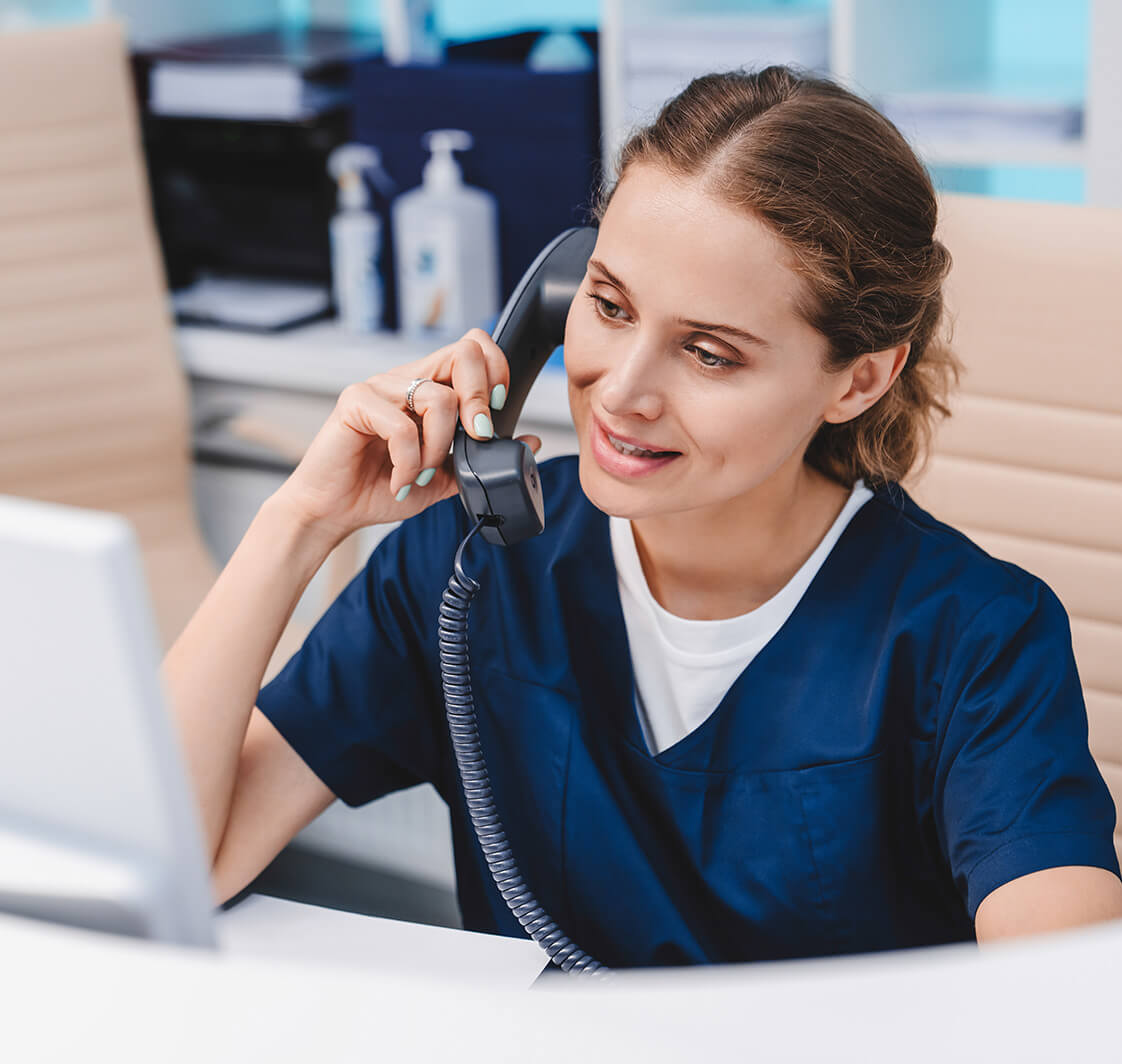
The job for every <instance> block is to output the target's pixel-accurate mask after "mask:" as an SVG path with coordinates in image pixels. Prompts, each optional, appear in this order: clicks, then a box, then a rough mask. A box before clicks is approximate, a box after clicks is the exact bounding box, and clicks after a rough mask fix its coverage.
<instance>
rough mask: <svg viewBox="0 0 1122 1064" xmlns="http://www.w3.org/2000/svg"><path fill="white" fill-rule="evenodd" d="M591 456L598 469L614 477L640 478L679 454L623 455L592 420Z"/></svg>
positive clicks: (678, 456) (597, 423) (597, 422)
mask: <svg viewBox="0 0 1122 1064" xmlns="http://www.w3.org/2000/svg"><path fill="white" fill-rule="evenodd" d="M591 429H592V431H591V436H592V455H593V457H594V458H595V459H596V461H597V463H598V464H599V465H600V467H601V468H602V469H604V470H606V471H607V472H609V473H612V474H613V475H615V476H620V477H641V476H646V475H647V474H649V473H654V472H655V471H656V470H659V469H661V468H662V467H663V466H665V465H669V464H670V463H671V462H673V461H674V459H675V458H681V455H680V454H670V455H666V456H665V457H662V458H643V457H641V456H640V455H634V454H623V453H621V452H620V451H617V450H616V449H615V447H614V446H613V445H612V441H611V440H609V439H608V436H607V433H606V432H605V430H604V427H603V426H602V425H601V424H600V422H599V421H597V420H596V418H595V417H593V418H592V422H591Z"/></svg>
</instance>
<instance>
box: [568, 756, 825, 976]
mask: <svg viewBox="0 0 1122 1064" xmlns="http://www.w3.org/2000/svg"><path fill="white" fill-rule="evenodd" d="M614 749H615V756H606V755H605V753H604V751H603V748H602V747H601V746H600V745H599V744H598V743H596V742H592V743H589V742H582V741H580V740H578V739H577V737H576V735H574V742H573V747H572V757H571V760H570V769H569V780H568V784H567V787H566V792H565V807H564V813H565V828H564V870H565V880H566V886H567V889H568V901H569V907H570V909H571V911H572V912H573V914H574V919H575V924H574V931H573V933H572V934H573V937H574V938H577V939H578V941H580V938H578V936H582V937H583V938H584V939H586V940H588V941H597V942H600V943H603V945H602V946H601V952H602V953H603V955H604V956H603V958H602V959H604V961H605V963H608V964H611V963H616V964H620V965H640V966H655V965H675V964H701V963H723V962H728V963H732V962H737V961H750V960H774V959H781V958H787V957H802V956H819V955H823V954H826V953H830V952H834V951H835V950H834V949H833V948H832V940H831V936H830V935H829V927H830V914H829V912H828V910H827V906H826V898H825V893H824V889H823V883H822V881H821V879H820V875H819V869H818V863H817V860H816V854H815V851H814V844H813V839H814V837H815V836H816V835H818V834H821V832H820V831H819V829H818V826H817V825H815V824H813V823H812V822H811V820H810V818H809V816H808V809H807V803H806V802H805V801H804V787H805V785H806V777H805V774H804V773H802V772H797V771H779V772H704V771H689V770H683V769H678V768H670V767H668V766H666V765H663V764H660V763H658V762H657V761H655V760H654V759H652V758H651V757H650V756H649V755H648V754H647V753H646V752H645V751H641V750H639V749H637V748H636V747H634V746H633V745H631V744H630V743H627V742H617V743H616V744H614ZM608 958H612V959H608Z"/></svg>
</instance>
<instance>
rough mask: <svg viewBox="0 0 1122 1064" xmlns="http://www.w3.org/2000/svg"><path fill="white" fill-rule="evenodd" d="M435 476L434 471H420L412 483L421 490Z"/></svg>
mask: <svg viewBox="0 0 1122 1064" xmlns="http://www.w3.org/2000/svg"><path fill="white" fill-rule="evenodd" d="M435 476H436V470H435V469H426V470H424V471H422V473H421V475H420V476H419V477H418V478H417V479H416V480H414V481H413V483H414V484H416V485H417V487H419V488H423V487H424V486H425V485H426V484H427V483H428V482H429V481H430V480H432V478H433V477H435Z"/></svg>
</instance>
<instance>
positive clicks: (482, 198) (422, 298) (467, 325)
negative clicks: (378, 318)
mask: <svg viewBox="0 0 1122 1064" xmlns="http://www.w3.org/2000/svg"><path fill="white" fill-rule="evenodd" d="M422 143H423V144H424V146H425V147H426V148H427V149H428V150H429V151H430V152H432V157H431V158H430V159H429V161H428V162H427V163H425V168H424V173H423V177H422V181H421V184H420V185H419V186H418V187H417V188H413V189H410V190H409V191H408V192H404V193H402V194H401V195H400V196H398V198H397V199H396V200H394V202H393V207H392V221H393V237H394V268H395V276H396V278H397V286H398V293H399V310H400V315H399V320H400V327H401V331H402V332H404V333H406V334H407V335H410V336H414V337H423V338H425V339H432V340H444V339H454V338H456V337H459V336H462V335H463V334H464V333H465V332H467V330H468V329H471V328H474V327H479V328H486V327H488V326H489V325H490V324H491V323H492V321H493V319H494V318H495V317H496V316H497V314H498V312H499V306H498V304H499V225H498V207H497V205H496V202H495V197H494V196H493V195H492V194H491V193H490V192H485V191H484V190H483V189H481V188H474V187H472V186H471V185H465V184H464V181H463V175H462V174H461V172H460V167H459V165H458V164H457V163H456V160H455V158H454V157H453V155H452V152H453V151H463V150H465V149H466V148H470V147H471V145H472V137H471V134H470V133H468V132H467V131H466V130H462V129H435V130H431V131H429V132H428V133H426V134H425V135H424V137H423V138H422Z"/></svg>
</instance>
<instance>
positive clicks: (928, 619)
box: [166, 67, 1122, 966]
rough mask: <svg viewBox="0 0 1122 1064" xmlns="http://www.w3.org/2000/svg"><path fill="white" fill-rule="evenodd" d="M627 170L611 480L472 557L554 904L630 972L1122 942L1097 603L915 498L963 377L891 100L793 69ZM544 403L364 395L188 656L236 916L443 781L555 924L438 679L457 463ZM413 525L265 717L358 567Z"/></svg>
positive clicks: (939, 251) (597, 294)
mask: <svg viewBox="0 0 1122 1064" xmlns="http://www.w3.org/2000/svg"><path fill="white" fill-rule="evenodd" d="M619 172H620V179H619V181H618V183H617V184H616V186H615V187H614V189H612V190H611V191H610V193H608V194H606V195H602V197H601V200H600V201H599V202H598V203H597V205H596V208H595V214H596V218H597V220H598V221H599V232H598V237H597V243H596V247H595V250H594V252H593V255H592V259H591V261H590V263H589V267H588V271H587V274H586V276H585V278H584V280H583V282H582V284H581V287H580V291H579V292H578V294H577V296H576V298H575V299H574V301H573V304H572V306H571V309H570V311H569V315H568V319H567V324H566V332H565V367H566V372H567V374H568V380H569V398H570V407H571V411H572V415H573V422H574V425H575V428H576V431H577V436H578V440H579V455H577V456H566V457H562V458H558V459H554V460H552V461H550V462H546V463H544V464H543V466H542V469H541V479H542V488H543V495H544V499H545V504H546V527H545V531H544V532H543V533H542V534H541V535H540V536H538V537H535V538H534V539H532V540H529V541H525V542H523V543H520V544H518V545H516V546H514V547H510V548H493V547H486V546H485V545H483V544H480V543H478V541H477V542H476V543H473V544H472V545H471V547H470V548H469V550H468V551H467V552H466V555H465V560H466V566H467V568H468V571H469V572H470V573H471V575H472V576H473V577H474V578H475V579H476V580H478V581H479V583H480V584H481V585H482V587H481V590H480V592H479V594H478V595H477V596H476V598H475V600H474V602H473V605H472V610H471V614H470V619H469V648H470V653H471V666H472V676H473V689H474V695H475V701H476V706H477V711H478V714H479V727H480V733H481V738H482V741H483V745H484V750H485V751H486V754H487V758H488V763H489V767H490V769H491V775H492V782H493V784H494V789H495V794H496V801H497V804H498V808H499V811H500V813H501V814H502V816H503V819H504V824H505V827H506V830H507V834H508V836H509V838H510V841H511V844H512V846H513V849H514V853H515V855H516V857H517V859H518V861H519V864H520V866H521V869H522V871H523V873H524V875H525V877H526V879H527V881H528V883H529V884H530V886H531V888H532V889H533V890H534V891H535V893H536V894H537V896H538V898H539V900H540V901H541V902H542V904H543V905H544V906H545V908H546V909H547V911H549V912H550V914H551V915H552V916H553V917H554V918H555V919H556V920H557V921H558V923H559V924H560V925H561V927H562V928H563V929H564V930H565V931H566V933H567V934H568V935H569V936H570V937H571V938H572V939H574V940H575V942H576V943H577V944H578V945H579V946H581V947H582V948H583V949H584V950H586V951H587V952H589V953H590V954H592V955H593V956H594V957H595V958H596V959H597V960H599V961H600V962H602V963H604V964H607V965H609V966H629V965H630V966H647V965H664V964H688V963H700V962H724V961H747V960H757V959H773V958H782V957H798V956H814V955H825V954H831V953H847V952H859V951H867V950H877V949H889V948H900V947H907V946H919V945H927V944H933V943H940V942H951V941H958V940H970V939H973V938H975V937H977V938H979V939H983V940H984V939H987V938H993V937H998V936H1000V935H1004V934H1016V933H1024V932H1028V931H1033V930H1044V929H1046V928H1053V927H1062V926H1069V925H1072V924H1077V923H1084V922H1089V921H1093V920H1101V919H1108V918H1112V917H1116V916H1122V882H1120V881H1119V878H1118V871H1119V869H1118V864H1117V860H1116V857H1115V852H1114V847H1113V840H1112V833H1113V828H1114V823H1115V811H1114V806H1113V803H1112V801H1111V799H1110V795H1109V793H1108V792H1107V790H1106V787H1105V785H1104V783H1103V780H1102V778H1101V776H1100V775H1099V773H1098V771H1097V769H1096V767H1095V765H1094V762H1093V761H1092V759H1091V756H1090V754H1089V751H1088V748H1087V734H1086V715H1085V710H1084V707H1083V703H1082V697H1081V693H1080V686H1079V679H1078V675H1077V673H1076V668H1075V663H1074V660H1073V658H1072V653H1071V645H1070V634H1069V630H1068V625H1067V617H1066V614H1065V613H1064V610H1063V607H1062V606H1061V605H1060V603H1059V601H1058V600H1057V599H1056V597H1055V595H1054V594H1053V593H1052V592H1051V591H1050V590H1049V589H1048V587H1047V586H1046V585H1045V584H1044V583H1043V582H1042V581H1040V580H1039V579H1037V578H1036V577H1034V576H1032V575H1031V574H1029V573H1027V572H1025V571H1024V570H1022V569H1019V568H1017V567H1016V566H1013V565H1011V564H1008V563H1005V562H1002V561H998V560H996V559H994V558H991V557H990V556H989V555H987V554H986V553H985V552H983V551H982V550H981V549H980V548H978V547H977V546H976V545H974V544H973V543H972V542H971V541H970V540H968V539H967V538H966V537H964V536H962V535H961V534H960V533H958V532H956V531H954V530H953V529H951V528H949V527H948V526H946V525H944V524H942V523H941V522H939V521H938V520H937V519H936V518H934V517H933V516H931V515H930V514H928V513H926V512H925V511H923V510H922V509H920V508H919V507H918V506H916V504H915V503H914V502H913V501H912V500H911V499H910V498H909V497H908V495H907V493H906V492H904V491H903V490H902V489H901V488H900V486H899V484H898V481H899V480H900V479H901V478H902V477H903V476H904V474H906V473H907V472H908V471H909V469H910V468H911V467H912V466H913V464H914V463H915V460H916V459H917V457H918V456H919V454H920V452H921V451H922V449H923V446H924V443H925V439H926V437H927V436H928V434H929V431H930V427H931V419H932V418H933V417H934V416H936V415H940V414H946V412H947V409H946V406H945V405H944V398H945V394H946V391H947V389H948V387H949V385H950V382H951V379H952V378H954V377H956V375H957V370H958V365H957V363H956V360H955V359H954V357H953V355H952V354H951V353H950V352H949V350H948V349H947V348H946V346H945V345H944V344H943V342H942V341H941V339H940V338H939V337H938V336H937V335H936V330H937V326H938V324H939V322H940V319H941V315H942V296H941V286H942V281H943V278H944V277H945V275H946V273H947V270H948V268H949V261H950V259H949V255H948V252H947V250H946V248H944V247H943V246H942V245H941V244H940V243H939V242H938V241H936V240H934V238H933V234H934V229H935V221H936V202H935V198H934V194H933V190H932V187H931V184H930V181H929V179H928V177H927V174H926V172H925V171H924V169H923V167H922V166H921V165H920V163H919V162H918V161H917V160H916V158H915V156H914V155H913V153H912V152H911V150H910V149H909V147H908V146H907V144H906V142H905V141H904V140H903V139H902V138H901V137H900V135H899V134H898V132H897V131H896V129H895V128H894V127H893V126H892V125H891V124H890V123H889V122H887V121H886V120H885V119H884V118H883V117H882V116H880V115H879V114H878V113H877V112H876V111H875V110H874V109H873V108H871V107H870V106H869V105H868V104H866V103H865V102H863V101H862V100H860V99H859V98H857V97H855V96H853V95H851V94H850V93H848V92H846V91H845V90H843V89H841V88H840V87H838V86H836V85H835V84H833V83H832V82H830V81H828V80H819V79H815V78H810V77H801V76H799V75H797V74H795V73H794V72H792V71H790V70H789V69H786V68H783V67H770V68H768V69H766V70H764V71H762V72H759V73H758V74H743V73H732V74H724V75H710V76H708V77H704V78H699V79H697V80H695V81H694V82H693V83H692V84H691V85H690V86H689V87H687V88H686V89H685V90H684V91H683V92H682V93H681V94H680V95H679V96H678V97H676V98H675V99H674V100H672V101H670V102H669V103H668V104H667V105H666V106H665V107H664V108H663V109H662V111H661V113H660V114H659V116H658V118H657V120H656V121H655V122H654V124H653V125H652V126H651V127H650V128H648V129H644V130H640V131H639V132H638V133H637V134H636V135H635V136H633V137H632V138H631V140H630V141H629V142H628V143H627V145H626V146H625V147H624V149H623V153H622V157H621V162H620V167H619ZM418 380H423V381H424V382H425V383H423V384H420V385H417V384H416V381H418ZM508 384H509V375H508V368H507V364H506V359H505V355H504V353H503V352H502V351H500V350H499V349H498V347H497V346H496V345H495V344H494V342H493V341H492V340H491V339H490V337H488V336H487V335H486V334H485V333H483V332H482V331H480V330H472V331H471V332H469V333H468V334H467V335H466V336H465V337H464V338H462V339H461V340H459V341H458V342H456V343H454V344H450V345H448V346H447V347H444V348H441V349H440V350H439V351H436V352H434V353H433V354H432V355H430V356H428V357H426V358H424V359H421V360H419V361H417V362H414V363H412V364H410V365H407V366H403V367H401V368H400V370H398V371H396V372H391V373H386V374H380V375H378V376H376V377H373V378H371V379H370V380H368V381H365V382H362V383H360V384H355V385H352V386H351V387H349V388H347V389H346V390H345V391H344V392H343V393H342V394H341V396H340V398H339V402H338V404H337V406H336V409H335V411H334V412H333V414H332V415H331V417H330V418H329V420H328V421H327V423H326V424H325V425H324V426H323V428H322V430H321V431H320V433H319V434H318V435H317V437H316V439H315V440H314V441H313V443H312V444H311V446H310V448H309V450H308V452H307V454H306V455H305V457H304V459H303V460H302V461H301V463H300V465H299V467H298V468H297V469H296V470H295V472H294V473H293V474H292V476H291V477H290V478H289V480H288V481H287V482H286V483H285V484H284V485H283V486H282V487H281V488H280V489H279V490H278V491H277V492H276V493H275V495H274V496H272V497H271V498H270V499H269V500H268V501H267V502H266V503H265V505H264V506H263V507H262V509H261V511H260V513H259V514H258V515H257V517H256V519H255V520H254V522H253V525H252V527H251V528H250V529H249V531H248V532H247V534H246V537H245V539H244V540H243V542H242V543H241V544H240V546H239V547H238V550H237V551H236V552H235V554H234V556H233V558H232V559H231V560H230V562H229V564H228V566H227V567H226V569H225V570H224V571H223V573H222V575H221V577H220V578H219V580H218V582H217V583H216V585H215V587H214V589H213V590H212V591H211V593H210V595H209V596H208V597H207V599H206V601H205V602H204V603H203V604H202V606H201V607H200V608H199V611H198V613H197V614H196V616H195V617H194V618H193V619H192V621H191V624H190V625H189V626H188V627H187V629H186V630H185V631H184V633H183V635H182V636H181V637H180V639H179V640H178V642H177V643H176V645H175V646H174V647H173V648H172V650H171V651H170V652H169V654H168V658H167V661H166V677H167V681H168V684H169V688H170V691H171V693H172V698H173V702H174V704H175V706H176V712H177V714H178V716H179V719H180V722H181V729H182V733H183V736H184V742H185V745H186V749H187V753H188V758H189V761H190V765H191V769H192V772H193V775H194V779H195V782H196V786H197V789H198V793H199V796H200V802H201V808H202V812H203V817H204V821H205V825H206V829H207V832H208V837H209V841H210V845H211V853H212V855H213V857H214V881H215V885H216V890H217V893H218V895H219V896H220V897H221V898H227V897H230V896H231V895H233V894H234V893H236V892H237V891H238V890H239V889H241V888H242V887H243V886H244V885H245V884H246V883H248V882H249V881H250V880H251V879H252V878H253V876H254V875H255V874H256V873H257V872H258V871H259V870H260V869H261V868H262V867H263V866H264V865H265V864H267V863H268V861H269V860H270V859H271V858H272V857H273V856H274V855H275V854H276V853H277V852H278V851H279V850H280V849H281V848H282V847H283V846H284V844H285V843H286V842H287V841H288V840H289V839H290V838H291V837H292V836H293V835H294V834H295V833H296V832H297V831H298V830H299V829H300V828H301V827H303V826H304V825H305V824H306V823H308V822H309V821H310V820H311V819H312V818H313V817H315V816H316V815H317V814H318V813H319V812H321V811H322V810H323V809H324V808H325V807H326V806H327V805H328V804H329V803H330V802H331V801H332V799H333V798H335V797H339V798H342V799H343V801H344V802H346V803H347V804H349V805H352V806H357V805H361V804H363V803H365V802H367V801H370V800H372V799H373V798H376V797H378V796H380V795H382V794H385V793H387V792H389V791H392V790H395V789H399V788H402V787H406V786H410V785H412V784H415V783H418V782H422V781H431V782H432V783H433V784H434V785H435V786H436V788H437V789H438V791H439V792H440V793H441V794H442V796H443V797H444V798H445V800H446V801H447V802H448V804H449V808H450V810H451V816H452V825H453V838H454V846H455V856H456V866H457V877H458V887H459V899H460V904H461V909H462V912H463V917H464V925H465V927H467V928H469V929H475V930H483V931H497V932H501V933H508V934H515V935H521V934H522V932H521V929H520V928H519V926H518V924H517V923H516V921H515V920H514V918H513V917H512V916H511V914H510V913H509V912H508V911H507V909H506V906H505V904H504V902H503V900H502V898H501V896H500V895H499V894H498V892H497V891H496V890H495V888H494V885H493V884H492V882H491V879H490V876H489V873H488V870H487V867H486V865H485V863H484V861H483V859H482V856H481V854H480V852H479V849H478V846H477V844H476V842H475V839H474V836H473V834H472V830H471V825H470V822H469V820H468V818H467V816H466V811H465V808H464V802H463V799H462V796H461V793H460V784H459V779H458V776H457V774H456V767H455V763H454V760H453V759H452V755H451V749H450V744H449V741H448V737H447V726H446V723H445V721H444V713H443V699H442V693H441V687H440V669H439V659H438V654H437V610H438V606H439V603H440V597H441V593H442V591H443V589H444V586H445V584H446V582H447V579H448V577H449V575H450V573H451V568H452V559H453V555H454V552H455V550H456V547H457V546H458V544H459V543H460V542H461V541H462V540H463V538H464V537H465V535H466V534H467V531H468V529H469V524H468V519H467V516H466V514H465V513H464V511H463V508H462V506H461V504H460V502H459V500H458V498H456V497H455V483H454V480H453V477H452V474H451V471H450V466H449V461H448V458H447V455H448V449H449V446H450V443H451V440H452V436H453V430H454V427H455V424H456V420H457V418H459V419H460V420H461V421H462V422H463V424H464V425H465V426H466V427H467V429H468V431H469V432H471V433H472V434H473V435H474V436H476V437H478V438H485V437H486V436H488V435H489V434H490V421H489V418H488V414H487V410H488V405H489V403H490V405H492V406H494V407H501V406H502V402H503V397H504V395H505V389H506V386H507V385H508ZM527 439H530V440H531V441H532V443H533V444H538V445H540V443H539V441H537V440H533V439H532V438H527ZM636 448H639V449H640V450H639V451H638V452H637V451H636ZM398 519H403V520H404V519H408V520H404V523H403V524H402V525H401V527H400V528H398V529H396V530H395V531H394V532H393V533H391V534H390V535H389V536H388V537H387V538H386V539H385V540H383V542H382V543H381V544H379V546H378V548H377V549H376V550H375V551H374V553H373V554H372V556H371V558H370V559H369V561H368V562H367V564H366V567H365V569H364V570H363V571H362V572H361V573H360V574H359V575H358V576H357V577H356V578H355V580H354V581H353V582H352V583H351V584H350V585H349V586H348V587H347V588H346V589H345V590H344V591H343V592H342V594H341V595H340V596H339V598H338V599H337V600H336V602H335V603H334V604H333V605H332V607H331V608H330V609H329V610H328V611H327V613H326V615H325V616H324V617H323V618H322V620H321V621H320V622H319V624H318V625H317V626H316V628H315V630H314V631H313V632H312V634H311V635H310V637H309V638H308V640H307V642H306V643H305V645H304V646H303V648H302V649H301V651H300V652H299V653H298V654H297V655H295V656H294V657H293V658H292V660H291V661H290V662H289V663H288V665H287V666H286V668H285V669H284V670H283V671H282V672H281V674H280V675H279V676H277V677H276V678H275V679H274V680H273V681H272V682H271V683H270V684H268V685H267V686H266V687H265V688H264V689H262V690H260V691H258V687H259V684H260V680H261V678H262V676H263V673H264V669H265V666H266V663H267V662H268V660H269V657H270V655H271V652H272V650H273V648H274V647H275V645H276V642H277V639H278V637H279V635H280V633H281V631H282V629H283V627H284V625H285V623H286V622H287V620H288V617H289V616H290V615H291V612H292V609H293V607H294V604H295V603H296V601H297V600H298V598H299V595H300V593H301V592H302V590H303V588H304V587H305V586H306V585H307V582H308V580H309V579H310V578H311V576H312V574H313V573H314V572H315V570H316V569H317V568H318V566H319V565H320V564H321V562H322V561H323V560H324V558H325V557H326V556H327V554H328V553H329V552H330V550H331V548H332V547H333V546H334V545H335V544H337V543H339V542H340V541H341V540H342V539H343V538H344V537H345V536H347V535H348V534H349V533H351V532H352V531H354V530H355V529H357V528H360V527H363V526H367V525H371V524H377V523H380V522H390V521H394V520H398ZM255 698H256V702H257V705H256V707H254V700H255Z"/></svg>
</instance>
